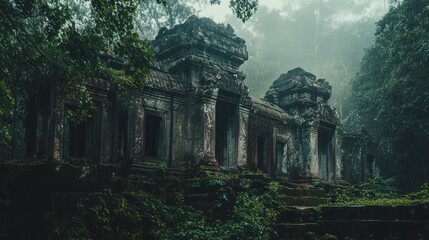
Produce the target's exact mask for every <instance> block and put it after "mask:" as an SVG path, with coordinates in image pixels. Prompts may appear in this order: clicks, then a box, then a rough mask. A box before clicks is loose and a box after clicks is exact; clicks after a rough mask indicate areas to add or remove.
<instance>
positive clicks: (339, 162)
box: [334, 126, 343, 180]
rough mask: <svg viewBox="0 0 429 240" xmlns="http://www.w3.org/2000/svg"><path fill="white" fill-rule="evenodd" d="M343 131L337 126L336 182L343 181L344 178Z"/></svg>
mask: <svg viewBox="0 0 429 240" xmlns="http://www.w3.org/2000/svg"><path fill="white" fill-rule="evenodd" d="M342 135H343V131H342V129H341V128H340V127H339V126H337V128H336V130H335V145H334V146H335V180H341V179H342V178H343V176H342V175H341V172H342V170H343V169H342V168H343V161H342V151H341V149H342Z"/></svg>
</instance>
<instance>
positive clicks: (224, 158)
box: [215, 90, 238, 166]
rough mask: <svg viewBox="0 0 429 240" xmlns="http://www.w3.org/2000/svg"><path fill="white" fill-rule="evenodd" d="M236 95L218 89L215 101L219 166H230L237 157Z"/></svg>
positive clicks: (216, 153) (216, 155)
mask: <svg viewBox="0 0 429 240" xmlns="http://www.w3.org/2000/svg"><path fill="white" fill-rule="evenodd" d="M237 102H238V96H236V95H235V94H233V93H228V92H226V91H222V90H220V91H219V94H218V101H217V102H216V119H215V121H216V133H215V134H216V152H215V157H216V160H217V161H218V163H219V165H221V166H232V165H234V163H235V162H236V158H237V141H238V139H237V135H238V116H237V115H238V109H237V108H238V107H237V106H238V103H237Z"/></svg>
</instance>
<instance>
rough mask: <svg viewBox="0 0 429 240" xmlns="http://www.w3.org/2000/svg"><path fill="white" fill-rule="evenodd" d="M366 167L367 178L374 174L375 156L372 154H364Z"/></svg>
mask: <svg viewBox="0 0 429 240" xmlns="http://www.w3.org/2000/svg"><path fill="white" fill-rule="evenodd" d="M366 169H367V177H368V178H372V177H374V176H375V156H374V155H372V154H367V155H366Z"/></svg>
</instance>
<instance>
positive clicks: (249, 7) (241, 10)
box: [229, 0, 259, 22]
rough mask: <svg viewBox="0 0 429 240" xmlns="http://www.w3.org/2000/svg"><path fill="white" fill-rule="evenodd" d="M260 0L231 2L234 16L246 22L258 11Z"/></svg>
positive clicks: (234, 0) (235, 0) (231, 0)
mask: <svg viewBox="0 0 429 240" xmlns="http://www.w3.org/2000/svg"><path fill="white" fill-rule="evenodd" d="M258 3H259V0H230V2H229V6H230V8H231V9H232V11H233V12H234V14H235V15H236V16H237V17H238V18H239V19H241V21H243V22H246V21H247V20H249V18H250V17H252V15H253V14H255V12H256V10H257V9H258Z"/></svg>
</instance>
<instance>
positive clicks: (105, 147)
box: [100, 102, 115, 163]
mask: <svg viewBox="0 0 429 240" xmlns="http://www.w3.org/2000/svg"><path fill="white" fill-rule="evenodd" d="M113 118H114V115H113V113H112V111H109V104H108V103H106V102H103V103H102V105H101V124H102V126H101V153H100V162H101V163H108V162H110V161H112V160H113V158H114V154H113V152H112V149H114V146H113V141H112V139H113V128H115V126H113V122H114V121H113Z"/></svg>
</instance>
